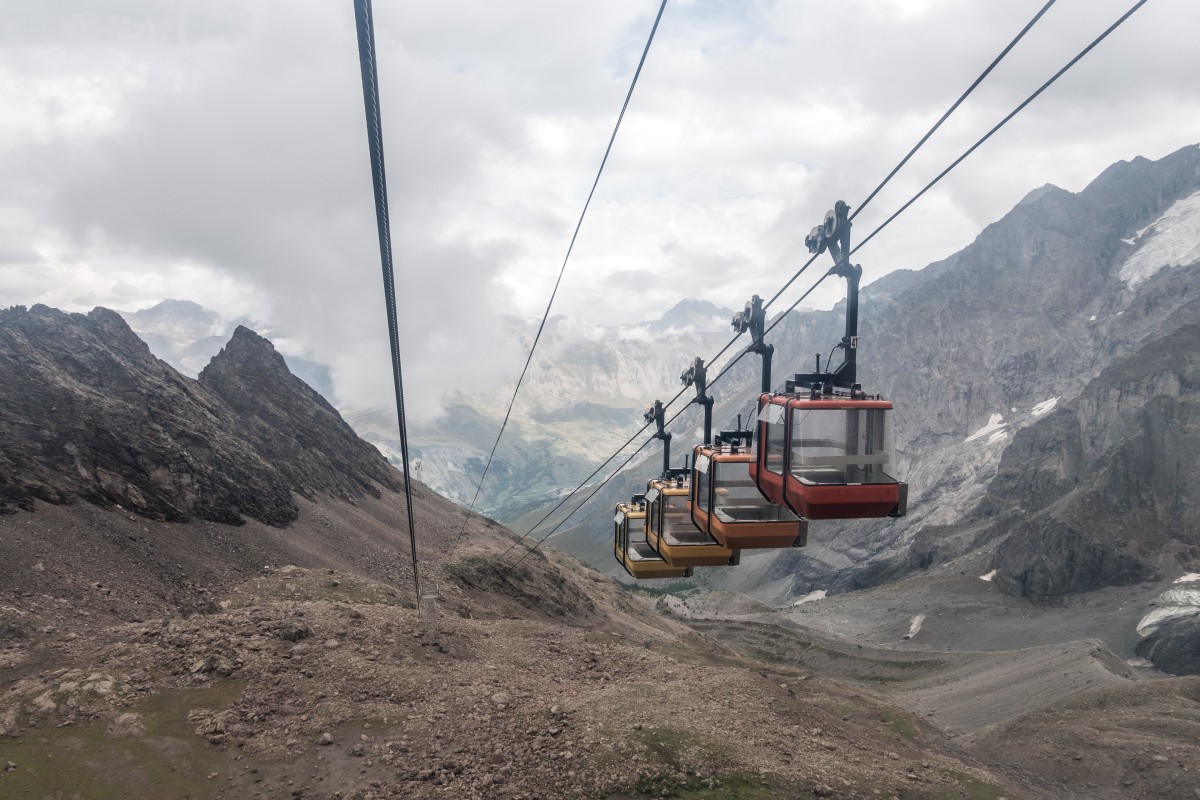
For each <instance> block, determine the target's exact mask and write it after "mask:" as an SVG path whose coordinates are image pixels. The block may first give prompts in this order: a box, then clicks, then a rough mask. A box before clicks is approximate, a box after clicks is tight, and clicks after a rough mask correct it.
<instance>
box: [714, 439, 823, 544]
mask: <svg viewBox="0 0 1200 800" xmlns="http://www.w3.org/2000/svg"><path fill="white" fill-rule="evenodd" d="M737 433H738V434H744V435H745V438H744V441H745V442H746V444H747V445H748V444H749V440H750V432H749V431H738V432H737ZM722 436H724V434H722ZM739 438H740V437H739ZM693 454H694V455H693V462H692V463H693V466H692V521H693V522H694V523H695V524H696V527H697V528H699V529H700V530H702V531H706V532H707V533H708V534H709V535H711V536H712V537H713V538H714V539H716V540H717V541H718V542H720V543H721V544H723V545H725V546H726V547H731V548H735V549H738V550H754V549H760V548H768V547H803V546H804V545H805V544H806V543H807V542H808V520H806V519H804V518H803V517H801V516H797V515H796V514H794V513H792V511H791V510H790V509H789V508H788V507H787V506H786V505H783V504H779V503H772V502H771V501H769V500H767V498H766V497H764V496H763V494H762V493H761V492H760V491H759V490H758V487H757V486H756V485H755V482H754V479H753V478H752V477H751V476H750V467H751V465H752V463H753V460H752V457H751V453H750V450H749V447H748V446H747V447H739V446H738V445H737V444H731V443H727V442H722V441H720V440H718V443H717V444H716V445H699V446H697V447H696V448H695V450H694V451H693Z"/></svg>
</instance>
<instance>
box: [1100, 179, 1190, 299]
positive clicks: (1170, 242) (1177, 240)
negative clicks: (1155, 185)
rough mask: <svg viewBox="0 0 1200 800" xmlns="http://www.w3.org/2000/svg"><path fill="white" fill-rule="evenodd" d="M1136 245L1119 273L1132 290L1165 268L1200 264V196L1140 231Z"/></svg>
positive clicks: (1177, 205) (1182, 202)
mask: <svg viewBox="0 0 1200 800" xmlns="http://www.w3.org/2000/svg"><path fill="white" fill-rule="evenodd" d="M1143 235H1144V236H1145V239H1144V240H1143ZM1136 241H1137V242H1138V247H1137V249H1136V250H1134V251H1133V253H1132V254H1131V255H1130V256H1129V258H1127V259H1126V260H1125V263H1124V264H1123V265H1121V271H1120V277H1121V280H1123V281H1125V282H1126V283H1127V284H1129V286H1130V287H1131V288H1132V287H1135V286H1137V285H1138V284H1139V283H1141V282H1142V281H1144V280H1146V279H1147V278H1149V277H1151V276H1152V275H1154V273H1156V272H1158V271H1159V270H1160V269H1163V268H1164V267H1186V266H1188V265H1189V264H1192V263H1195V262H1196V261H1200V192H1196V193H1194V194H1192V195H1190V196H1188V197H1185V198H1183V199H1182V200H1178V201H1176V203H1175V204H1174V205H1172V206H1171V207H1170V208H1169V209H1167V212H1166V213H1165V214H1163V215H1162V216H1161V217H1159V218H1158V219H1157V220H1155V221H1154V222H1153V223H1152V224H1150V225H1149V226H1147V227H1145V228H1143V229H1142V230H1140V231H1138V234H1137V238H1136Z"/></svg>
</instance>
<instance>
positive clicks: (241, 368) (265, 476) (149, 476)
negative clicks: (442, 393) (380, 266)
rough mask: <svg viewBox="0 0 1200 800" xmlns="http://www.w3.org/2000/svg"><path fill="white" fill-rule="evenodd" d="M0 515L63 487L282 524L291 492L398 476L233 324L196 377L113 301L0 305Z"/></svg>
mask: <svg viewBox="0 0 1200 800" xmlns="http://www.w3.org/2000/svg"><path fill="white" fill-rule="evenodd" d="M0 445H2V446H0V512H5V511H8V512H12V511H14V510H15V508H18V507H19V508H25V509H29V508H32V503H33V501H34V500H42V501H45V502H49V503H58V504H61V503H70V502H72V501H73V499H74V498H82V499H84V500H86V501H88V502H91V503H95V504H97V505H102V506H108V507H112V506H119V507H121V508H124V509H127V510H129V511H131V512H133V513H136V514H140V515H143V516H146V517H150V518H153V519H161V520H167V521H179V522H181V521H187V520H190V519H202V520H211V521H214V522H224V523H233V524H239V523H240V522H242V520H243V517H251V518H253V519H257V520H259V521H261V522H265V523H268V524H270V525H277V526H282V525H287V524H288V523H289V522H291V521H292V520H294V519H295V518H296V515H297V506H296V502H295V500H294V498H293V496H292V495H293V493H295V494H298V495H300V496H301V497H305V498H308V499H314V498H316V497H318V496H330V497H336V498H340V499H344V500H353V499H354V498H356V497H362V496H364V495H373V496H378V495H379V494H380V492H381V491H385V490H386V491H395V490H396V489H398V488H399V486H400V483H399V476H398V474H397V473H396V471H395V470H394V469H392V468H391V467H390V466H389V465H388V464H387V462H386V461H385V460H384V458H383V457H382V456H380V454H379V453H378V452H377V451H376V450H375V449H374V448H372V447H371V446H370V445H368V444H367V443H366V442H363V441H362V440H361V439H359V438H358V437H357V436H356V435H355V434H354V431H353V430H351V428H350V427H349V426H348V425H346V424H345V423H344V422H343V421H342V419H341V417H340V416H339V415H338V413H337V411H336V410H335V409H334V408H333V407H332V406H330V405H329V403H328V402H326V401H325V400H324V398H322V397H321V396H320V395H319V394H318V393H317V392H315V391H314V390H313V389H311V388H310V387H309V386H307V385H306V384H305V383H303V382H302V381H300V380H298V379H297V378H295V377H294V376H293V375H292V374H291V373H290V372H289V371H288V369H287V366H286V364H285V363H284V360H283V358H282V357H281V356H280V355H279V354H278V353H277V352H275V349H274V348H273V347H272V346H271V343H270V342H268V341H267V340H266V339H263V338H262V337H260V336H258V335H257V334H255V333H254V332H253V331H250V330H249V329H247V328H243V327H239V328H237V329H236V330H235V331H234V334H233V337H232V338H231V339H230V341H229V342H228V344H227V345H226V346H225V347H224V349H222V350H221V352H220V353H218V354H217V355H216V356H215V357H214V358H213V359H212V361H211V362H210V363H209V364H208V366H207V367H205V369H204V370H203V371H202V372H201V374H200V377H199V379H198V380H192V379H190V378H187V377H185V376H183V375H180V374H179V373H178V372H176V371H175V370H174V369H172V368H171V367H170V366H169V365H167V364H166V363H164V362H162V361H160V360H159V359H157V358H155V357H154V356H153V355H151V353H150V350H149V348H148V347H147V345H146V344H145V343H144V342H143V341H142V340H141V339H139V338H138V337H137V336H136V335H135V334H134V332H133V331H132V330H131V329H130V328H129V327H128V326H127V325H126V324H125V322H124V320H123V319H122V318H121V317H120V316H119V315H118V314H117V313H116V312H113V311H109V310H108V309H104V308H97V309H95V310H94V311H92V312H91V313H90V314H87V315H83V314H67V313H64V312H61V311H57V310H55V309H51V308H47V307H46V306H41V305H39V306H34V307H33V308H31V309H26V308H24V307H21V306H16V307H13V308H9V309H6V310H3V311H0Z"/></svg>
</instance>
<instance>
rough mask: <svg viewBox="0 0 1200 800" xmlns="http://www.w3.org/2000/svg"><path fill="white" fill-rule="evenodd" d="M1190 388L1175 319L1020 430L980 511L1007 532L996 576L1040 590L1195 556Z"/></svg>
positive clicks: (1033, 592)
mask: <svg viewBox="0 0 1200 800" xmlns="http://www.w3.org/2000/svg"><path fill="white" fill-rule="evenodd" d="M1193 305H1200V304H1195V303H1194V304H1193ZM1198 389H1200V325H1184V326H1182V327H1180V328H1178V329H1177V330H1175V331H1174V332H1173V333H1172V334H1171V336H1170V337H1169V338H1167V339H1155V340H1154V341H1152V342H1150V343H1148V344H1146V345H1145V346H1144V347H1143V348H1142V349H1141V350H1139V351H1138V352H1137V353H1135V354H1133V355H1132V356H1129V357H1127V358H1125V359H1121V360H1119V361H1117V362H1116V363H1114V364H1113V365H1112V366H1110V367H1109V368H1108V369H1106V370H1104V372H1102V373H1101V374H1100V376H1099V377H1097V378H1096V379H1095V380H1094V381H1092V382H1091V383H1089V384H1088V386H1087V387H1086V388H1085V389H1084V391H1083V393H1082V394H1081V395H1080V396H1079V397H1078V398H1077V399H1076V400H1074V401H1073V402H1071V403H1070V404H1068V405H1067V406H1065V407H1064V408H1062V409H1060V410H1057V411H1056V412H1054V413H1053V414H1051V415H1050V416H1048V417H1046V418H1045V419H1044V420H1041V421H1040V422H1038V423H1036V424H1034V425H1032V426H1030V427H1028V428H1026V429H1024V430H1022V431H1020V432H1019V433H1018V434H1017V436H1016V437H1015V438H1014V441H1013V444H1012V445H1011V446H1010V447H1009V448H1008V449H1007V450H1006V451H1005V453H1004V458H1003V459H1002V461H1001V463H1000V467H999V470H998V473H997V476H996V479H995V480H994V481H993V482H992V484H991V487H990V488H989V491H988V498H987V500H986V501H985V502H984V503H983V504H982V505H981V509H980V510H981V513H983V514H988V513H991V514H994V515H995V520H994V522H993V524H992V525H991V526H990V528H989V535H993V536H997V537H999V536H1004V535H1005V534H1007V536H1006V538H1004V539H1003V542H1002V543H1001V544H1000V546H999V548H998V549H997V551H996V559H995V566H996V568H997V570H998V572H997V574H996V582H997V584H998V585H999V586H1001V588H1004V589H1005V590H1006V591H1010V592H1012V593H1014V594H1023V595H1030V596H1035V597H1041V596H1046V595H1055V594H1064V593H1067V592H1075V591H1087V590H1091V589H1096V588H1099V587H1100V586H1105V585H1123V584H1132V583H1137V582H1140V581H1143V580H1148V579H1151V578H1155V577H1163V576H1161V575H1160V571H1161V570H1162V569H1170V568H1172V567H1176V568H1177V567H1178V565H1179V564H1191V563H1196V562H1197V561H1200V464H1198V462H1197V460H1196V453H1200V398H1198V397H1197V390H1198ZM1166 577H1169V576H1166Z"/></svg>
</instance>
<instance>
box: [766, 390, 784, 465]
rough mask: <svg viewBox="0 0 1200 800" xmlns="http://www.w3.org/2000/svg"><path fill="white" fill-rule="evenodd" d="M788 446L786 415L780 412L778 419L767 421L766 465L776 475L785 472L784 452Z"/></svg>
mask: <svg viewBox="0 0 1200 800" xmlns="http://www.w3.org/2000/svg"><path fill="white" fill-rule="evenodd" d="M780 408H782V407H780ZM786 446H787V429H786V428H785V426H784V416H783V414H780V415H779V418H778V419H777V420H774V421H771V422H768V423H767V461H766V467H767V469H768V470H769V471H771V472H774V473H775V474H776V475H782V474H783V452H784V448H785V447H786Z"/></svg>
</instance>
